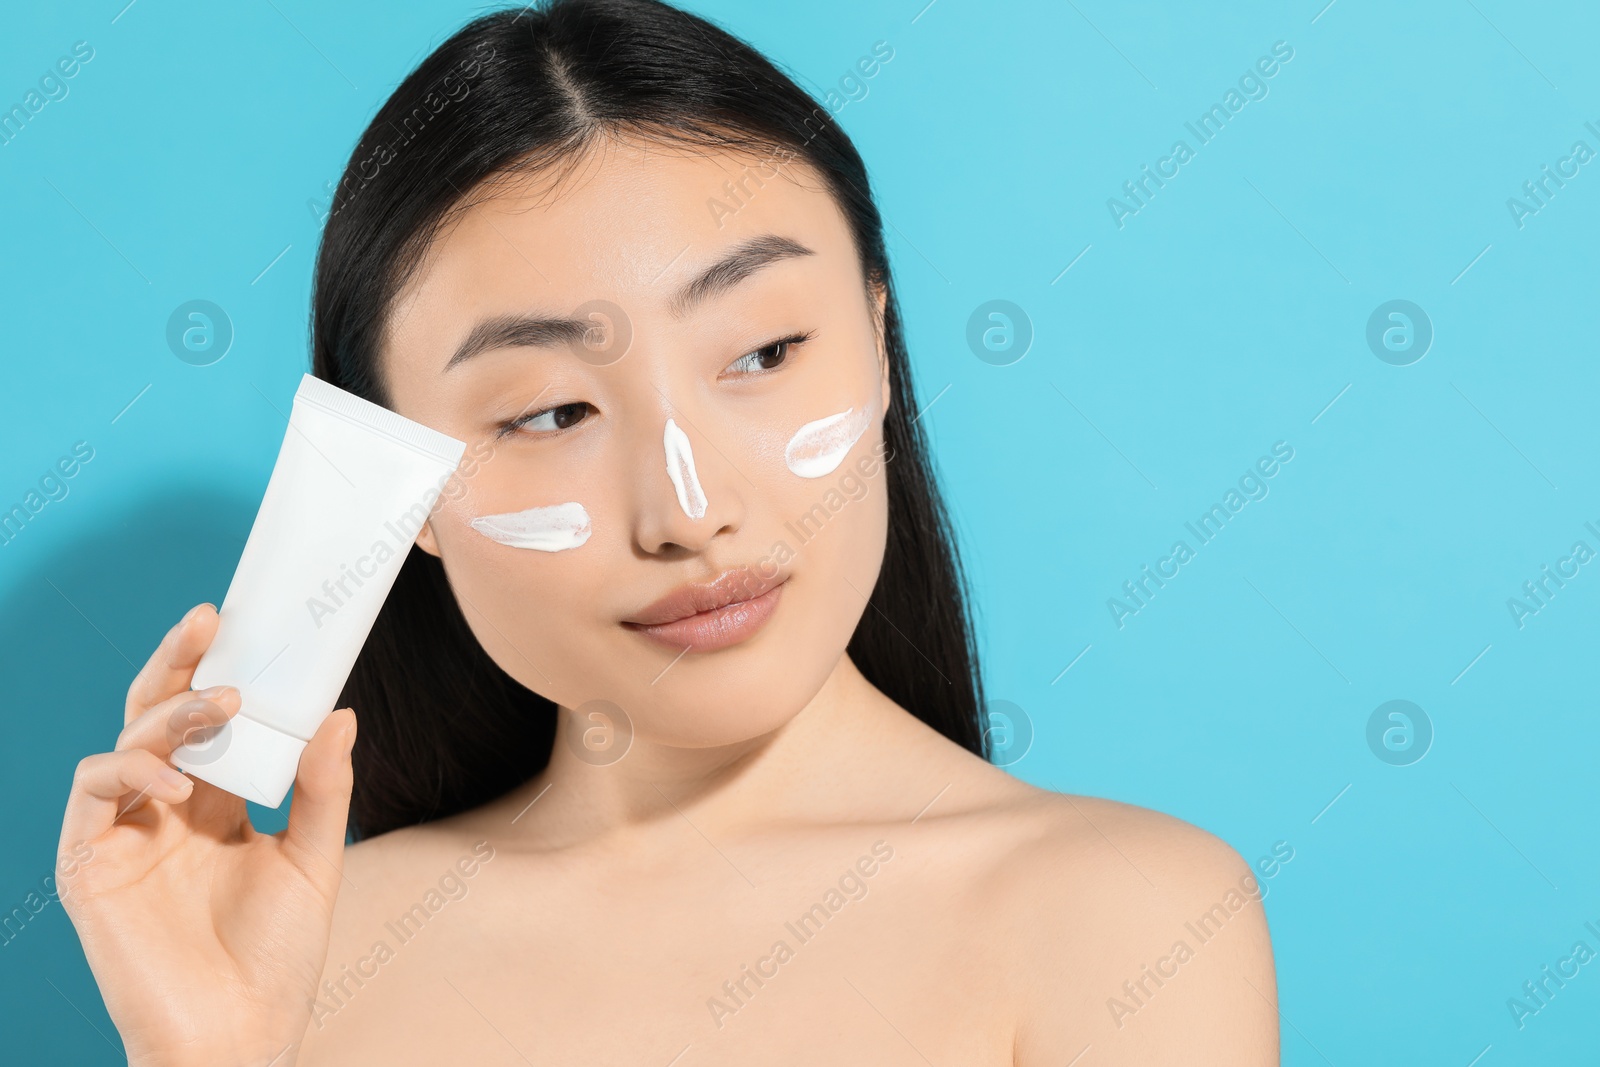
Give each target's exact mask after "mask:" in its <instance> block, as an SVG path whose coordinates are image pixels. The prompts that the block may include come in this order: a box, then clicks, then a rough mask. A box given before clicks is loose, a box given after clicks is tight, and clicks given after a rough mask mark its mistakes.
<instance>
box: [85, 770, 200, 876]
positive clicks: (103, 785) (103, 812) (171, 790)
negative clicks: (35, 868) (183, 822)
mask: <svg viewBox="0 0 1600 1067" xmlns="http://www.w3.org/2000/svg"><path fill="white" fill-rule="evenodd" d="M193 789H194V783H193V782H191V781H190V780H189V778H188V777H187V776H186V775H185V774H184V773H183V772H182V771H180V770H178V769H177V768H175V767H170V766H168V765H167V763H166V761H165V760H163V759H162V758H161V757H160V756H157V755H156V754H155V753H153V752H148V751H146V750H144V749H142V748H134V749H129V750H128V751H126V752H97V753H95V754H94V755H92V756H86V757H84V759H82V760H81V761H79V763H78V769H77V771H76V772H75V773H74V774H73V776H72V790H71V792H69V793H68V794H67V812H66V815H65V817H64V818H63V819H62V822H61V850H62V851H63V852H66V851H68V850H71V849H74V848H75V847H76V846H77V845H79V844H80V843H82V842H87V841H91V840H93V839H94V838H96V837H99V836H100V835H101V834H103V833H105V832H106V830H108V829H110V828H111V825H112V824H113V823H115V822H116V821H117V817H118V816H119V815H121V814H123V812H124V811H125V810H126V809H127V808H128V802H127V801H125V800H124V799H123V798H124V797H127V796H128V795H129V794H130V793H131V794H134V795H135V797H137V798H139V799H143V798H145V797H148V798H150V799H153V800H159V801H163V802H165V803H167V804H178V803H182V802H183V801H184V800H187V799H188V798H189V795H190V793H191V792H192V791H193Z"/></svg>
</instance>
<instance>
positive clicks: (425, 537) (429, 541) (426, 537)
mask: <svg viewBox="0 0 1600 1067" xmlns="http://www.w3.org/2000/svg"><path fill="white" fill-rule="evenodd" d="M417 547H418V548H420V549H422V551H424V552H426V553H427V554H428V555H430V556H435V557H436V556H438V555H439V542H438V541H436V540H434V537H433V520H432V519H429V520H428V521H427V522H425V523H423V524H422V529H421V531H420V532H418V534H417Z"/></svg>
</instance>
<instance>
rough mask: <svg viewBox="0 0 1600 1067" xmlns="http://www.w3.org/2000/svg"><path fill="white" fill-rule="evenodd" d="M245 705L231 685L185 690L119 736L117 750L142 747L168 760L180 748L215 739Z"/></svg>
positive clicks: (237, 691)
mask: <svg viewBox="0 0 1600 1067" xmlns="http://www.w3.org/2000/svg"><path fill="white" fill-rule="evenodd" d="M241 704H242V698H241V697H240V696H239V690H238V689H237V688H235V687H234V686H231V685H214V686H212V687H211V688H210V689H198V690H195V689H189V690H184V691H183V692H181V693H179V694H178V695H176V696H172V697H168V698H167V699H166V700H163V701H161V702H160V703H159V704H157V705H155V706H154V707H152V708H150V709H149V710H148V711H145V712H144V713H143V714H141V715H140V716H139V717H138V718H136V719H134V720H133V721H132V722H130V723H129V724H128V725H127V726H124V727H123V728H122V733H120V734H118V735H117V744H116V751H118V752H123V751H126V750H127V749H130V748H142V749H145V750H146V751H149V752H154V753H155V754H156V755H157V756H160V757H161V758H162V759H166V758H167V757H169V756H171V755H172V750H173V749H175V748H177V747H178V746H179V745H203V744H204V743H205V742H207V741H208V740H210V739H211V738H212V737H215V736H216V733H217V730H218V728H219V727H221V726H222V724H223V723H225V722H227V721H228V719H230V718H231V717H232V716H234V715H236V714H238V712H239V708H240V706H241Z"/></svg>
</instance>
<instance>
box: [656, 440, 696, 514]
mask: <svg viewBox="0 0 1600 1067" xmlns="http://www.w3.org/2000/svg"><path fill="white" fill-rule="evenodd" d="M661 443H662V446H663V447H664V448H665V449H666V452H667V477H668V478H670V479H672V488H673V489H675V490H677V492H678V506H679V507H681V508H683V513H684V514H685V515H687V516H689V517H690V518H691V519H699V518H704V517H705V513H706V494H705V492H704V491H703V490H702V489H701V488H700V478H699V476H698V475H696V474H695V471H694V450H693V449H691V448H690V447H689V436H688V435H687V434H685V433H684V432H683V431H682V430H680V429H679V428H678V424H677V423H675V422H673V421H672V420H671V419H668V420H667V429H666V432H665V434H664V435H663V437H662V441H661Z"/></svg>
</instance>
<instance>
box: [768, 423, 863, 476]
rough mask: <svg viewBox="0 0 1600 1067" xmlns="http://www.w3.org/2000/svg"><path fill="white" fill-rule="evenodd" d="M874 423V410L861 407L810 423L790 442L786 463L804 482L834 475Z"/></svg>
mask: <svg viewBox="0 0 1600 1067" xmlns="http://www.w3.org/2000/svg"><path fill="white" fill-rule="evenodd" d="M871 421H872V409H871V408H867V407H862V408H846V409H845V410H844V411H841V412H839V413H838V414H837V415H829V416H828V417H827V418H825V419H817V420H816V421H815V422H808V423H806V424H805V425H804V426H802V427H800V429H799V430H797V431H796V432H795V435H794V436H793V437H792V438H790V439H789V446H788V447H787V448H785V449H784V450H783V461H784V462H785V463H787V464H788V465H789V469H790V470H791V471H793V472H794V473H795V474H798V475H799V476H800V477H802V478H821V477H823V476H824V475H827V474H832V473H833V472H834V470H835V468H837V467H838V466H839V464H840V463H842V462H844V457H845V456H847V455H849V454H850V449H851V448H852V447H854V445H855V443H856V442H857V441H858V440H860V439H861V435H862V434H864V433H866V432H867V425H868V424H869V423H871Z"/></svg>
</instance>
